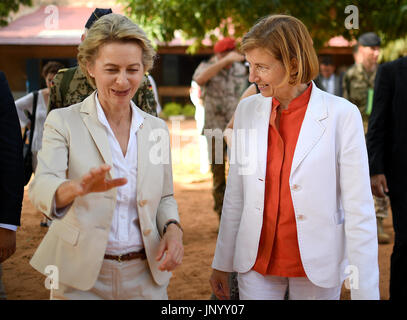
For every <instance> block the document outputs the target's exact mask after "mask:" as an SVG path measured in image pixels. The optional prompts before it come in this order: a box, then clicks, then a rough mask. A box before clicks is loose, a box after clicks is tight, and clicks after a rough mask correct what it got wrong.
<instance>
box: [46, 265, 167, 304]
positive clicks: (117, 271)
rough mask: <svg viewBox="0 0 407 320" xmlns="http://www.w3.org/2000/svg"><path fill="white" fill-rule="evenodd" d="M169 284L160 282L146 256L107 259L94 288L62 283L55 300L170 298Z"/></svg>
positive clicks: (52, 292)
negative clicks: (87, 288)
mask: <svg viewBox="0 0 407 320" xmlns="http://www.w3.org/2000/svg"><path fill="white" fill-rule="evenodd" d="M167 286H168V283H167V284H165V285H163V286H160V285H158V284H156V282H155V281H154V279H153V277H152V275H151V272H150V269H149V266H148V262H147V260H146V259H144V260H141V259H134V260H130V261H122V262H118V261H115V260H107V259H105V260H104V261H103V264H102V268H101V270H100V273H99V277H98V279H97V280H96V283H95V285H94V286H93V288H91V289H90V290H88V291H81V290H78V289H75V288H72V287H69V286H66V285H64V284H61V283H59V288H58V289H57V290H56V289H52V290H51V300H168V295H167Z"/></svg>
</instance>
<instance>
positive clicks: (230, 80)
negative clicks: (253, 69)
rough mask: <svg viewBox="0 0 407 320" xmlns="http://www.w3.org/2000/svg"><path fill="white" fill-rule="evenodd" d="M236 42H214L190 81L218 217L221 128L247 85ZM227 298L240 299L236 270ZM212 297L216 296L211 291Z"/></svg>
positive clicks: (222, 159) (221, 182) (221, 190)
mask: <svg viewBox="0 0 407 320" xmlns="http://www.w3.org/2000/svg"><path fill="white" fill-rule="evenodd" d="M235 47H236V44H235V41H234V40H233V39H231V38H224V39H222V40H220V41H218V42H217V43H216V44H215V47H214V52H215V55H214V56H213V57H212V58H211V59H210V60H209V61H204V62H202V63H201V64H200V65H199V66H198V68H197V69H196V70H195V73H194V75H193V80H194V81H195V82H196V83H197V84H198V85H199V86H201V92H202V94H201V98H202V101H203V106H204V108H205V122H204V135H205V136H206V138H207V140H208V153H209V161H210V163H211V170H212V177H213V187H212V195H213V198H214V203H215V206H214V210H215V211H216V212H217V214H218V216H219V218H220V216H221V212H222V206H223V197H224V194H225V189H226V177H225V175H226V163H225V162H226V142H225V140H224V139H223V130H224V129H225V128H226V126H227V124H228V122H229V121H230V119H231V118H232V117H233V114H234V111H235V109H236V107H237V105H238V103H239V99H240V96H241V95H242V93H243V91H244V90H245V89H246V88H247V86H248V73H247V69H246V67H245V66H244V65H243V64H242V63H241V62H242V61H243V60H244V56H243V55H241V54H239V53H238V52H236V51H235ZM229 287H230V297H231V299H232V300H238V299H239V290H238V284H237V273H235V272H232V273H231V274H230V279H229ZM211 299H216V296H215V295H214V294H212V296H211Z"/></svg>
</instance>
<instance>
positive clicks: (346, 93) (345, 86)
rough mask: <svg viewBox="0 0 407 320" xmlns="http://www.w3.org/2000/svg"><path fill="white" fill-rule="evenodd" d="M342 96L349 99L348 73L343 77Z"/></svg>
mask: <svg viewBox="0 0 407 320" xmlns="http://www.w3.org/2000/svg"><path fill="white" fill-rule="evenodd" d="M342 97H344V98H345V99H347V100H349V77H348V74H347V73H345V74H344V75H343V77H342Z"/></svg>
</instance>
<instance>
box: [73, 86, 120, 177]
mask: <svg viewBox="0 0 407 320" xmlns="http://www.w3.org/2000/svg"><path fill="white" fill-rule="evenodd" d="M81 114H82V118H83V122H84V123H85V125H86V127H87V128H88V130H89V133H90V134H91V136H92V138H93V140H94V142H95V144H96V147H97V148H98V150H99V152H100V154H101V156H102V158H103V160H104V161H105V163H106V164H108V165H110V166H111V167H113V161H112V154H111V152H110V146H109V141H108V138H107V134H106V130H105V127H104V126H103V125H102V124H101V123H100V122H99V119H98V116H97V110H96V102H95V92H94V93H92V94H91V95H90V96H89V97H87V98H86V99H85V100H84V101H83V105H82V108H81ZM111 172H112V171H110V172H109V173H110V176H111V178H113V177H112V174H111Z"/></svg>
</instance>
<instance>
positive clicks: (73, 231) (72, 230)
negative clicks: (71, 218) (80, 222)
mask: <svg viewBox="0 0 407 320" xmlns="http://www.w3.org/2000/svg"><path fill="white" fill-rule="evenodd" d="M53 225H54V233H55V234H56V235H57V236H58V237H60V238H61V239H63V240H65V241H66V242H68V243H70V244H71V245H73V246H76V245H77V243H78V238H79V229H78V228H76V227H74V226H71V225H69V224H67V223H65V222H62V221H55V220H54V223H53Z"/></svg>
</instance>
